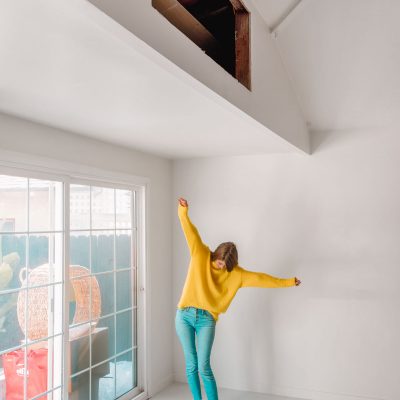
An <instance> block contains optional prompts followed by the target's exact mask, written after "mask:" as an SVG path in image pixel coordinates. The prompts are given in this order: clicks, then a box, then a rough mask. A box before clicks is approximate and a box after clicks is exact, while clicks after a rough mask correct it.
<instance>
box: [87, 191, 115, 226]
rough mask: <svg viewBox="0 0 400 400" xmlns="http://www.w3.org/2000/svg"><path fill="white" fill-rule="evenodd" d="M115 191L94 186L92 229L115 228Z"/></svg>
mask: <svg viewBox="0 0 400 400" xmlns="http://www.w3.org/2000/svg"><path fill="white" fill-rule="evenodd" d="M114 192H115V191H114V189H109V188H102V187H96V186H92V229H107V228H108V229H114V228H115V206H114Z"/></svg>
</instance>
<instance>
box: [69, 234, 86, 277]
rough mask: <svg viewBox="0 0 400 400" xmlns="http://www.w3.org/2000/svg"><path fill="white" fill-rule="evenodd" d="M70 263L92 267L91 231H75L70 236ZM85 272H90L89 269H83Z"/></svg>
mask: <svg viewBox="0 0 400 400" xmlns="http://www.w3.org/2000/svg"><path fill="white" fill-rule="evenodd" d="M69 246H70V247H69V248H70V252H69V257H70V264H71V265H81V266H83V267H86V268H90V232H73V233H71V236H70V245H69ZM81 272H82V273H83V274H88V273H89V272H90V271H89V269H87V270H85V269H82V270H81Z"/></svg>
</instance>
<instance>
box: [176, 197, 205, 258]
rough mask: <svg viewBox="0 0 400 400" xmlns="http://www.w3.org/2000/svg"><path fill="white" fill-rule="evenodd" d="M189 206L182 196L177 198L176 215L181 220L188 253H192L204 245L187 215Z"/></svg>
mask: <svg viewBox="0 0 400 400" xmlns="http://www.w3.org/2000/svg"><path fill="white" fill-rule="evenodd" d="M188 209H189V206H188V204H187V201H186V200H185V199H183V198H182V197H180V198H179V205H178V216H179V220H180V222H181V226H182V230H183V233H184V235H185V238H186V242H187V245H188V247H189V251H190V255H193V254H194V253H195V252H196V251H197V250H199V249H201V248H203V247H205V244H204V243H203V242H202V240H201V237H200V235H199V232H198V230H197V228H196V227H195V226H194V225H193V224H192V222H191V221H190V218H189V215H188Z"/></svg>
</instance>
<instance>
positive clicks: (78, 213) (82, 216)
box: [69, 185, 90, 230]
mask: <svg viewBox="0 0 400 400" xmlns="http://www.w3.org/2000/svg"><path fill="white" fill-rule="evenodd" d="M69 191H70V202H69V204H70V229H71V230H74V229H90V186H84V185H71V186H70V190H69Z"/></svg>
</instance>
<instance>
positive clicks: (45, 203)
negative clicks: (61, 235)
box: [29, 179, 63, 232]
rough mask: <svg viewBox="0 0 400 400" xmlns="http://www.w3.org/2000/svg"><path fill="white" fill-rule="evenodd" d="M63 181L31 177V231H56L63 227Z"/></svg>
mask: <svg viewBox="0 0 400 400" xmlns="http://www.w3.org/2000/svg"><path fill="white" fill-rule="evenodd" d="M62 188H63V186H62V183H61V182H54V181H44V180H40V179H29V231H30V232H34V231H54V230H61V229H62V227H63V197H62V196H63V195H62Z"/></svg>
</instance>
